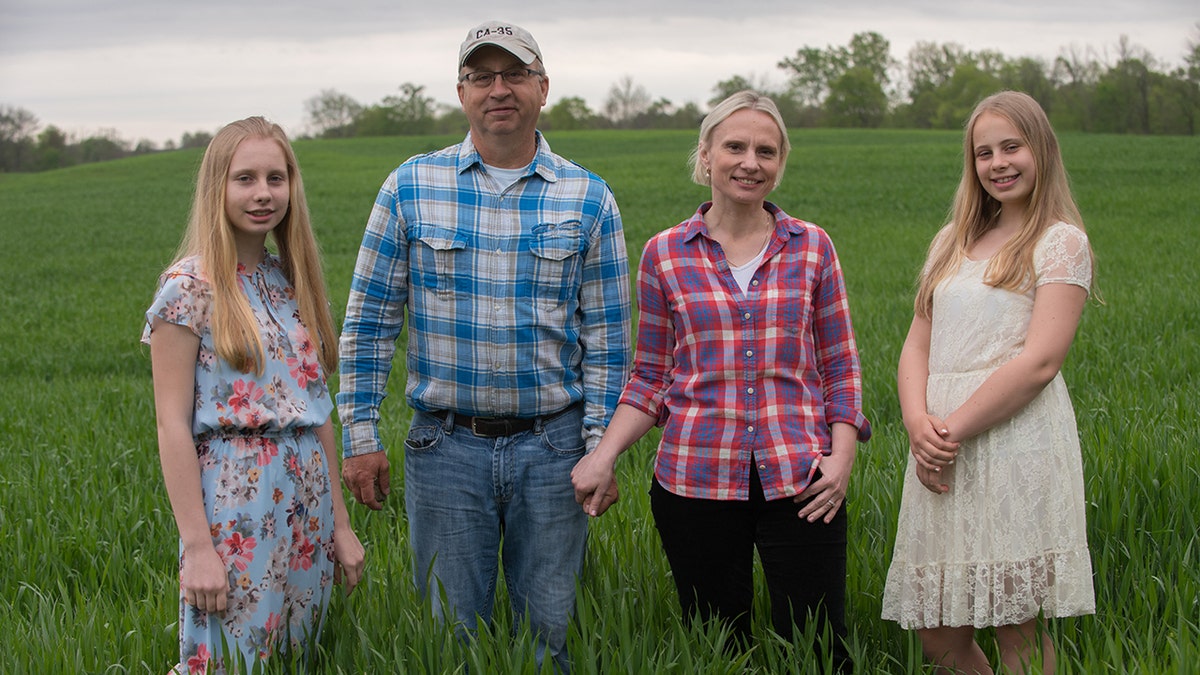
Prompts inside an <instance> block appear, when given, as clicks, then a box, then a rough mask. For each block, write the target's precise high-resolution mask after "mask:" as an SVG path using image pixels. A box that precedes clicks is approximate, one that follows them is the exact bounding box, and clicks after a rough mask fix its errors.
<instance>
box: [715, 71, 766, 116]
mask: <svg viewBox="0 0 1200 675" xmlns="http://www.w3.org/2000/svg"><path fill="white" fill-rule="evenodd" d="M747 89H749V90H751V91H757V92H758V93H760V94H768V92H767V87H766V86H764V85H763V84H762V83H755V81H754V78H753V77H743V76H741V75H734V76H733V77H731V78H729V79H727V80H721V81H720V82H717V83H716V84H715V85H713V95H712V98H710V99H708V107H710V108H711V107H713V106H715V105H716V104H718V103H720V102H721V101H724V100H725V99H727V98H729V97H730V96H732V95H734V94H736V93H738V92H739V91H746V90H747Z"/></svg>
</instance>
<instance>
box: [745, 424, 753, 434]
mask: <svg viewBox="0 0 1200 675" xmlns="http://www.w3.org/2000/svg"><path fill="white" fill-rule="evenodd" d="M746 431H747V432H748V433H754V425H753V424H751V425H750V426H748V427H746Z"/></svg>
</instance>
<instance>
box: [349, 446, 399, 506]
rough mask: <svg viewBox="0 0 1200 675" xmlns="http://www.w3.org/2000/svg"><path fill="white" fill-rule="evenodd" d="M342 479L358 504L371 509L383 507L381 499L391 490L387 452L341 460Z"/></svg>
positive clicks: (371, 453)
mask: <svg viewBox="0 0 1200 675" xmlns="http://www.w3.org/2000/svg"><path fill="white" fill-rule="evenodd" d="M342 480H343V481H345V482H346V487H348V488H350V492H351V493H353V494H354V498H355V499H357V500H358V503H359V504H365V505H366V506H367V507H368V508H370V509H371V510H373V511H378V510H380V509H382V508H383V504H382V503H381V502H383V500H384V499H385V498H387V496H388V493H389V492H391V490H392V488H391V484H392V479H391V471H390V469H389V468H388V459H387V453H385V452H382V451H380V452H370V453H367V454H365V455H356V456H354V457H347V458H345V459H343V460H342Z"/></svg>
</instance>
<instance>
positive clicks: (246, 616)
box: [142, 255, 334, 673]
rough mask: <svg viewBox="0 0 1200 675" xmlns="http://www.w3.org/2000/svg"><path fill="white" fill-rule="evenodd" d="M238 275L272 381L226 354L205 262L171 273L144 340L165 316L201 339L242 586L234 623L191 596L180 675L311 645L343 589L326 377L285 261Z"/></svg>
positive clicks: (202, 385)
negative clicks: (336, 577) (213, 326)
mask: <svg viewBox="0 0 1200 675" xmlns="http://www.w3.org/2000/svg"><path fill="white" fill-rule="evenodd" d="M238 272H239V274H238V279H239V282H240V284H241V287H242V291H243V292H245V294H246V295H247V297H249V299H250V306H251V308H252V309H253V312H254V316H255V318H256V320H257V322H258V327H259V333H260V335H261V337H262V342H263V349H264V351H265V354H266V364H265V366H264V368H263V374H262V375H261V376H259V375H256V374H254V373H252V372H251V373H243V372H240V371H238V370H236V369H234V368H233V367H232V366H231V365H229V364H228V363H227V362H225V361H224V360H222V359H220V358H219V357H217V355H216V351H215V349H214V347H213V340H212V333H211V331H210V328H209V318H210V309H211V302H212V296H211V290H210V287H209V284H208V281H207V279H206V278H205V275H204V273H203V272H202V270H201V266H200V262H199V260H198V259H197V258H195V257H191V258H185V259H183V260H180V261H179V262H177V263H176V264H175V265H172V266H171V267H170V268H169V269H168V270H167V271H166V272H165V273H163V276H162V278H161V280H160V288H159V290H158V293H157V295H156V296H155V299H154V302H153V304H152V305H151V307H150V309H149V310H148V311H147V312H146V326H145V328H144V330H143V333H142V342H145V343H147V344H148V343H149V341H150V333H151V330H152V327H153V323H154V322H155V321H156V320H161V321H166V322H169V323H173V324H178V325H182V326H186V327H188V328H190V329H191V330H192V331H193V332H194V333H196V335H198V336H199V337H200V351H199V358H198V359H197V363H196V398H195V406H194V413H193V419H192V434H193V436H194V438H195V440H196V461H197V462H199V464H200V473H201V483H202V487H203V493H204V506H205V510H206V512H207V515H208V522H209V525H210V526H211V528H212V538H213V544H214V545H215V547H216V550H217V553H218V554H220V556H221V559H222V560H223V561H224V562H225V566H226V569H227V571H228V574H229V587H230V589H231V591H230V596H229V599H228V609H227V610H226V612H225V614H224V615H223V616H218V615H216V614H212V615H210V614H208V613H206V612H201V611H198V610H197V609H196V608H195V607H193V606H191V605H188V604H187V603H186V602H185V601H184V596H183V591H182V588H181V589H180V595H179V647H180V656H181V658H180V664H179V665H178V666H177V672H187V673H214V672H223V671H224V670H225V668H226V666H228V667H229V668H230V669H231V670H235V671H237V670H249V669H251V668H253V667H255V665H256V663H257V662H258V661H259V660H262V659H266V658H267V657H268V656H270V655H271V654H273V653H276V652H280V651H288V650H292V649H296V648H301V649H302V648H303V647H304V646H306V645H308V644H311V643H312V642H313V641H315V640H316V639H317V637H318V635H319V633H320V629H321V624H322V620H323V615H324V610H325V607H326V605H327V604H328V600H329V595H330V588H331V585H332V582H333V566H334V555H333V501H332V497H331V493H330V475H329V467H328V466H327V463H326V455H325V451H324V448H323V447H322V445H321V443H320V441H319V440H318V437H317V434H316V430H317V428H319V427H320V426H322V425H323V424H325V423H326V422H327V421H328V420H329V416H330V413H331V412H332V409H333V404H332V401H331V400H330V396H329V390H328V388H327V387H326V382H325V374H324V373H323V372H322V369H321V366H320V364H319V363H318V360H317V352H316V347H315V345H314V343H313V340H312V338H311V337H310V336H309V333H308V330H307V329H306V328H305V327H304V325H303V324H301V323H300V319H299V311H298V309H297V306H296V302H295V297H294V295H295V293H294V290H293V289H292V286H291V284H289V283H288V281H287V279H286V277H285V276H284V274H283V269H282V266H281V264H280V261H279V259H278V258H277V257H275V256H271V255H268V256H266V257H265V259H264V261H263V262H262V263H261V264H259V265H258V267H256V268H255V269H253V270H249V271H247V270H245V269H243V268H242V267H241V266H239V269H238ZM182 563H183V554H182V545H181V547H180V565H182ZM235 666H239V667H235Z"/></svg>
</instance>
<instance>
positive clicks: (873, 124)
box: [0, 23, 1200, 171]
mask: <svg viewBox="0 0 1200 675" xmlns="http://www.w3.org/2000/svg"><path fill="white" fill-rule="evenodd" d="M1193 33H1194V36H1193V37H1192V38H1191V39H1189V40H1188V41H1187V45H1186V49H1185V53H1184V54H1183V64H1182V65H1175V66H1172V65H1171V64H1169V63H1168V62H1164V61H1161V60H1159V59H1158V58H1156V57H1155V56H1153V55H1152V54H1151V53H1150V52H1149V51H1148V50H1146V49H1145V48H1143V47H1140V46H1137V45H1133V44H1131V43H1130V42H1129V40H1128V38H1126V37H1125V36H1122V37H1121V39H1120V41H1119V42H1118V44H1117V45H1116V47H1115V50H1114V53H1113V54H1111V55H1106V56H1104V57H1102V56H1100V55H1098V54H1096V53H1095V52H1094V51H1093V50H1091V49H1079V48H1064V49H1062V50H1061V51H1060V53H1059V55H1058V56H1057V57H1056V58H1054V59H1053V60H1052V61H1047V60H1045V59H1041V58H1034V57H1020V58H1009V57H1006V56H1004V55H1003V54H1001V53H999V52H996V51H991V50H982V51H970V50H968V49H966V48H964V47H962V46H961V45H958V44H956V43H943V44H938V43H935V42H918V43H917V44H916V45H914V46H913V48H912V49H911V50H909V53H908V55H907V57H906V59H905V60H904V61H898V60H896V59H894V58H893V57H892V56H891V44H890V43H889V42H888V41H887V39H885V38H884V37H883V36H882V35H880V34H879V33H875V32H864V33H858V34H856V35H854V36H853V37H852V38H851V39H850V41H849V42H848V43H847V44H846V45H836V46H835V45H827V46H825V47H809V46H805V47H801V48H799V49H797V50H796V52H795V54H793V55H791V56H787V57H784V58H782V59H781V60H780V61H779V62H778V63H777V64H776V66H777V67H778V68H779V69H781V70H782V71H783V72H784V73H785V75H786V80H785V82H784V83H783V84H782V85H776V86H772V85H770V84H769V83H767V82H765V81H764V79H763V78H756V77H755V76H753V75H734V76H732V77H730V78H728V79H725V80H721V81H719V82H717V84H716V85H714V86H713V88H712V96H711V98H710V99H709V100H708V101H707V102H706V103H707V105H709V106H711V105H712V104H714V103H715V102H717V101H719V100H721V99H723V98H725V97H726V96H728V95H729V94H731V93H733V92H735V91H739V90H741V89H756V90H758V91H761V92H763V93H765V94H768V95H770V96H771V97H772V98H774V99H775V101H776V103H777V104H778V105H779V108H780V111H781V112H782V113H783V116H784V121H785V122H787V124H788V126H789V127H793V128H803V127H854V128H880V127H893V128H920V129H958V128H961V126H962V123H963V120H964V119H965V118H966V117H967V115H968V114H969V113H970V111H971V109H972V108H973V107H974V106H975V104H976V102H978V101H979V99H981V98H983V97H984V96H987V95H989V94H991V93H994V92H996V91H999V90H1001V89H1018V90H1021V91H1024V92H1026V93H1028V94H1030V95H1031V96H1033V97H1034V98H1035V99H1037V101H1038V102H1039V103H1041V104H1042V106H1043V107H1044V108H1045V109H1046V112H1047V114H1048V115H1049V117H1050V120H1051V122H1052V123H1053V124H1054V126H1055V128H1056V129H1057V130H1058V131H1084V132H1094V133H1115V134H1172V135H1195V134H1196V133H1197V130H1198V128H1200V23H1198V24H1196V26H1195V30H1194V31H1193ZM304 110H305V124H306V127H307V128H306V129H305V131H304V134H303V135H300V137H301V138H303V137H309V138H347V137H355V136H394V135H426V134H461V133H465V132H466V130H467V120H466V117H465V116H464V115H463V113H462V110H460V109H459V108H458V107H457V106H451V105H445V104H441V103H438V102H436V101H435V100H434V99H433V98H432V97H430V96H428V95H427V94H426V93H425V88H424V87H423V86H420V85H416V84H413V83H404V84H401V85H400V86H399V88H398V90H397V93H396V94H392V95H389V96H386V97H384V98H383V99H382V100H381V101H379V102H377V103H374V104H368V105H364V104H362V103H359V102H358V101H355V100H354V99H353V98H351V97H350V96H348V95H346V94H344V93H341V92H339V91H337V90H334V89H326V90H323V91H321V92H319V93H318V94H317V95H315V96H313V97H311V98H309V99H308V100H306V101H305V102H304ZM704 112H705V111H704V110H702V109H701V108H700V106H699V105H697V104H696V103H694V102H687V103H683V104H680V105H677V104H675V103H673V102H672V101H670V100H667V99H665V98H657V99H656V98H654V97H653V96H651V94H650V93H649V92H648V91H646V89H645V88H644V87H642V86H641V85H639V84H637V83H636V81H635V80H634V78H633V77H632V76H631V75H624V76H622V77H621V78H619V79H618V80H617V81H616V82H615V83H613V85H612V86H611V87H610V88H609V91H608V96H607V98H606V99H605V101H604V104H603V106H602V107H601V109H599V110H593V109H591V108H590V107H589V106H588V104H587V102H586V101H585V100H584V99H582V98H579V97H566V98H563V99H560V100H559V101H557V102H556V103H555V104H553V105H551V106H550V107H548V108H547V109H546V110H545V111H543V114H542V117H541V121H540V125H539V126H540V127H541V128H542V129H543V130H546V131H560V130H573V129H672V128H675V129H694V128H696V127H697V126H698V125H699V123H700V120H701V118H702V117H703V116H704ZM211 138H212V134H211V133H210V132H206V131H196V132H190V133H185V134H184V135H183V136H182V137H181V139H180V141H179V143H175V142H173V141H168V142H167V143H166V144H165V146H164V147H162V148H159V147H156V146H155V145H154V144H153V143H151V142H150V141H144V140H143V141H139V142H137V143H136V144H133V143H130V142H128V141H125V140H122V139H120V138H118V137H117V135H116V134H115V132H103V133H100V134H98V135H95V136H92V137H88V138H84V139H73V138H70V137H69V136H68V135H67V134H65V133H64V132H63V131H62V130H60V129H59V128H57V127H55V126H54V125H49V126H46V127H44V128H42V127H41V125H40V124H39V123H38V120H37V118H36V116H34V115H33V114H32V113H30V112H29V111H27V110H24V109H21V108H16V107H13V106H4V105H0V171H41V170H46V169H54V168H60V167H65V166H71V165H74V164H79V163H83V162H94V161H103V160H108V159H116V158H119V157H126V156H130V155H136V154H144V153H149V152H158V151H161V150H174V149H177V148H192V147H204V146H206V145H207V144H208V142H209V140H210V139H211Z"/></svg>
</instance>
